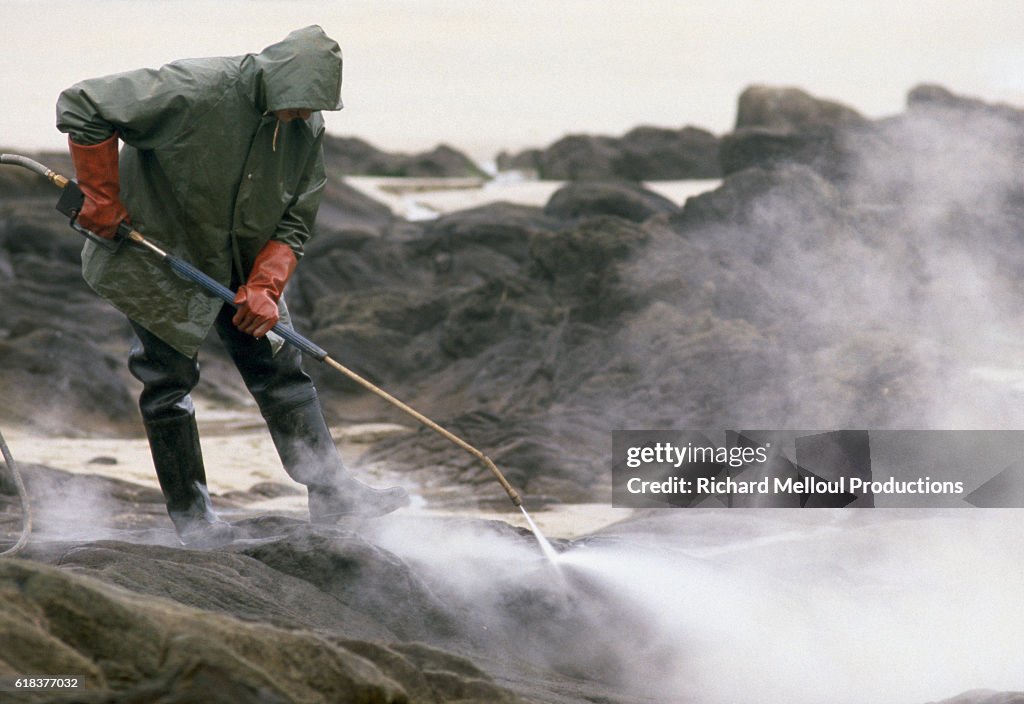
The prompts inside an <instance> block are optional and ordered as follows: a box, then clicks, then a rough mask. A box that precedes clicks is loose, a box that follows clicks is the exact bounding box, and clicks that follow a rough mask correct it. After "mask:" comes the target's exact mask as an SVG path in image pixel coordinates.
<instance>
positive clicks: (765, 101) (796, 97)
mask: <svg viewBox="0 0 1024 704" xmlns="http://www.w3.org/2000/svg"><path fill="white" fill-rule="evenodd" d="M866 122H867V120H866V119H865V118H864V117H863V116H862V115H861V114H860V113H859V112H857V111H856V110H854V109H853V108H851V107H847V106H846V105H843V104H841V103H837V102H834V101H831V100H824V99H822V98H815V97H813V96H812V95H810V94H809V93H807V92H806V91H803V90H801V89H799V88H776V87H772V86H764V85H754V86H750V87H748V88H747V89H745V90H744V91H743V92H742V93H741V94H740V98H739V104H738V106H737V109H736V129H737V130H742V129H750V128H762V129H768V130H784V131H791V130H799V129H803V128H806V127H815V126H818V125H829V126H833V127H845V126H855V125H862V124H864V123H866Z"/></svg>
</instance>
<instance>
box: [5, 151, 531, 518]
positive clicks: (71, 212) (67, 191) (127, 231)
mask: <svg viewBox="0 0 1024 704" xmlns="http://www.w3.org/2000/svg"><path fill="white" fill-rule="evenodd" d="M0 164H14V165H16V166H22V167H24V168H27V169H29V170H30V171H34V172H36V173H37V174H39V175H40V176H44V177H45V178H46V179H47V180H49V181H50V182H51V183H53V184H54V185H55V186H58V187H59V188H61V189H63V191H64V192H63V193H62V194H61V199H60V201H58V203H57V210H59V211H60V212H62V213H64V214H65V215H67V216H69V217H71V218H72V221H71V226H72V227H73V228H74V229H75V230H76V231H78V232H79V233H80V234H82V235H84V236H85V237H88V238H89V239H91V240H92V241H94V242H96V243H97V244H99V245H101V246H104V247H107V248H111V247H116V246H118V244H119V243H117V242H114V241H112V240H105V239H103V238H101V237H98V236H97V235H95V234H94V233H92V232H89V231H88V230H86V229H85V228H83V227H81V226H80V225H78V224H77V223H76V222H75V221H74V218H75V216H76V215H77V213H78V211H79V210H80V209H81V207H82V203H83V199H84V196H83V195H82V192H81V190H79V188H78V184H77V183H75V182H74V181H72V180H71V179H68V178H66V177H64V176H61V175H60V174H58V173H56V172H54V171H52V170H50V169H48V168H46V167H45V166H43V165H42V164H40V163H39V162H38V161H34V160H33V159H29V158H28V157H25V156H19V155H17V154H0ZM117 233H118V236H119V237H121V238H123V239H125V240H128V241H129V242H132V243H134V244H136V245H138V246H140V247H143V248H145V249H147V250H149V251H150V252H152V253H153V254H155V255H157V256H158V257H160V258H161V259H163V260H164V262H165V263H166V264H167V266H169V267H170V268H171V269H172V270H173V271H174V272H175V273H177V274H178V275H179V276H182V277H184V278H186V279H188V280H189V281H192V282H194V283H196V284H198V285H199V286H201V287H202V288H204V289H206V290H207V291H208V292H210V293H212V294H213V295H214V296H216V297H217V298H219V299H221V300H222V301H224V302H225V303H227V304H228V305H231V306H234V305H235V292H234V291H232V290H231V289H229V288H228V287H227V286H224V285H223V284H221V283H220V282H218V281H216V280H215V279H212V278H210V277H209V276H208V275H206V274H204V273H203V272H202V271H200V270H199V269H197V268H195V267H194V266H192V265H191V264H189V263H188V262H187V261H185V260H184V259H181V258H180V257H176V256H175V255H173V254H170V253H169V252H166V251H164V250H163V249H162V248H160V247H158V246H157V245H155V244H153V243H152V242H150V241H149V240H147V239H146V238H145V237H144V236H143V235H142V233H141V232H139V231H138V230H135V229H133V228H132V227H131V225H129V224H128V223H127V222H122V223H121V225H120V226H119V227H118V231H117ZM273 332H274V333H276V334H278V335H280V336H281V337H282V338H283V339H284V340H285V341H286V342H288V343H289V344H291V345H294V346H295V347H297V348H299V349H300V350H302V351H303V352H305V353H306V354H308V355H309V356H310V357H313V358H314V359H316V360H317V361H319V362H323V363H324V364H326V365H327V366H329V367H332V368H333V369H335V370H336V371H338V372H341V373H342V374H344V375H345V376H347V377H348V378H349V379H351V380H352V381H354V382H356V383H357V384H359V385H360V386H362V387H363V388H364V389H367V390H368V391H372V392H373V393H374V394H376V395H377V396H380V397H381V398H382V399H384V400H385V401H387V402H388V403H390V404H391V405H392V406H394V407H396V408H398V409H399V410H400V411H402V412H403V413H405V414H407V415H409V416H412V417H413V418H415V419H416V420H417V421H419V422H420V423H422V424H423V425H425V426H426V427H428V428H430V429H431V430H433V431H434V432H435V433H437V434H438V435H440V436H441V437H443V438H445V439H446V440H448V441H449V442H451V443H453V444H455V445H457V446H458V447H460V448H461V449H463V450H465V451H466V452H468V453H469V454H471V455H472V456H473V457H476V458H477V459H478V460H480V461H481V462H482V463H483V464H484V466H486V467H487V469H489V470H490V472H491V474H493V475H494V477H495V479H497V480H498V483H499V484H501V488H502V489H504V490H505V493H506V494H508V497H509V498H510V499H511V500H512V503H513V504H515V505H516V506H518V507H519V508H522V506H523V499H522V497H521V496H520V495H519V492H517V491H516V490H515V488H514V487H513V486H512V485H511V484H509V483H508V480H507V479H506V478H505V475H504V474H502V473H501V470H500V469H498V467H497V465H495V464H494V462H493V461H492V460H491V458H489V457H488V456H487V455H485V454H484V453H483V452H481V451H480V450H478V449H477V448H475V447H473V446H472V445H470V444H469V443H468V442H466V441H465V440H463V439H462V438H460V437H459V436H458V435H455V434H454V433H452V432H450V431H448V430H446V429H445V428H443V427H441V426H440V425H438V424H437V423H435V422H434V421H432V420H430V418H427V417H426V416H425V415H423V414H422V413H420V412H419V411H417V410H416V409H415V408H413V407H412V406H409V405H408V404H406V403H403V402H402V401H400V400H398V399H397V398H395V397H394V396H392V395H391V394H389V393H388V392H387V391H385V390H384V389H382V388H380V387H379V386H377V385H375V384H373V383H372V382H370V381H369V380H367V379H364V378H363V377H362V376H360V375H359V374H357V373H356V372H354V371H352V370H351V369H349V368H348V367H346V366H345V365H343V364H341V363H340V362H338V361H337V360H335V359H332V358H331V357H330V356H329V355H328V354H327V352H326V351H325V350H324V349H323V348H322V347H320V346H319V345H317V344H315V343H314V342H312V341H311V340H309V339H307V338H305V337H303V336H302V335H300V334H299V333H297V332H295V330H293V329H292V328H289V327H286V326H285V325H283V324H281V323H278V324H277V325H275V326H274V327H273Z"/></svg>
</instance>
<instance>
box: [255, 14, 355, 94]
mask: <svg viewBox="0 0 1024 704" xmlns="http://www.w3.org/2000/svg"><path fill="white" fill-rule="evenodd" d="M253 59H254V61H255V64H256V67H257V76H258V78H257V81H258V86H257V87H258V95H259V96H260V101H259V102H262V103H263V104H262V105H260V106H259V107H260V108H261V109H263V110H265V111H269V112H273V111H275V110H285V109H287V108H308V109H310V110H341V108H342V107H343V105H342V102H341V47H340V46H338V42H336V41H334V40H333V39H331V38H330V37H328V36H327V35H326V34H325V33H324V30H323V29H321V28H320V27H318V26H317V25H311V26H309V27H304V28H303V29H297V30H295V31H294V32H292V33H291V34H289V35H288V36H287V37H285V38H284V39H283V40H281V41H279V42H277V43H276V44H271V45H270V46H268V47H267V48H266V49H264V50H263V51H261V52H260V53H259V54H256V55H255V56H254V57H253Z"/></svg>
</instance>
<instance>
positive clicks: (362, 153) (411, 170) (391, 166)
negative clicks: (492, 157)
mask: <svg viewBox="0 0 1024 704" xmlns="http://www.w3.org/2000/svg"><path fill="white" fill-rule="evenodd" d="M324 158H325V159H326V160H327V162H328V163H329V164H330V165H331V168H333V169H336V170H337V171H338V172H339V174H341V175H346V176H392V177H400V176H414V177H421V178H455V177H468V176H473V177H479V176H483V175H484V173H483V172H482V171H481V170H480V168H479V167H478V166H477V165H476V164H474V163H473V161H472V160H471V159H470V158H469V157H467V156H466V155H465V154H463V153H462V152H459V151H456V150H455V149H453V148H451V147H449V146H448V145H445V144H441V145H438V146H436V147H434V149H432V150H430V151H429V152H421V153H418V154H401V153H391V152H384V151H381V150H380V149H377V148H376V147H374V146H373V145H372V144H370V143H369V142H366V141H364V140H362V139H359V138H357V137H335V136H332V135H327V136H326V137H324Z"/></svg>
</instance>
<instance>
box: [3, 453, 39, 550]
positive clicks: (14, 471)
mask: <svg viewBox="0 0 1024 704" xmlns="http://www.w3.org/2000/svg"><path fill="white" fill-rule="evenodd" d="M0 452H3V456H4V462H5V463H6V464H7V468H8V469H9V470H10V471H11V478H12V479H14V486H15V487H17V489H18V498H19V499H21V511H22V514H21V535H20V536H18V542H16V543H15V544H14V545H13V546H12V547H10V548H8V549H7V550H4V551H3V552H0V557H13V556H14V555H17V554H18V553H19V552H21V550H22V548H24V547H25V546H26V545H27V544H28V537H29V535H31V533H32V506H31V504H30V503H29V500H28V492H27V491H25V482H24V481H22V479H21V472H20V471H19V470H18V465H17V463H16V462H15V461H14V456H13V455H11V451H10V449H9V448H8V447H7V443H6V442H5V441H4V435H3V433H0Z"/></svg>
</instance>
